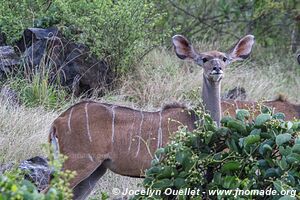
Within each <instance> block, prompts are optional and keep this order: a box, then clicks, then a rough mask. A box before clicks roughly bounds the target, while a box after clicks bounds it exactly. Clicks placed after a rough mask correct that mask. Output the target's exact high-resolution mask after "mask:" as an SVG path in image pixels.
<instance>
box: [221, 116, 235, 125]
mask: <svg viewBox="0 0 300 200" xmlns="http://www.w3.org/2000/svg"><path fill="white" fill-rule="evenodd" d="M232 120H234V119H233V118H232V117H231V116H228V115H226V116H224V117H223V118H222V119H221V124H224V125H226V124H227V123H228V122H230V121H232Z"/></svg>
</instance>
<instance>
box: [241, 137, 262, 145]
mask: <svg viewBox="0 0 300 200" xmlns="http://www.w3.org/2000/svg"><path fill="white" fill-rule="evenodd" d="M259 141H260V136H259V135H248V136H247V137H245V139H244V145H245V146H247V145H251V144H255V143H257V142H259Z"/></svg>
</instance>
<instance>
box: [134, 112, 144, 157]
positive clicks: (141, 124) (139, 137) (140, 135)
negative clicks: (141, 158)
mask: <svg viewBox="0 0 300 200" xmlns="http://www.w3.org/2000/svg"><path fill="white" fill-rule="evenodd" d="M140 113H141V116H142V119H141V123H140V130H139V133H138V134H139V135H138V139H139V143H138V149H137V152H136V155H135V157H137V156H138V154H139V152H140V148H141V137H142V127H143V121H144V113H143V111H141V112H140Z"/></svg>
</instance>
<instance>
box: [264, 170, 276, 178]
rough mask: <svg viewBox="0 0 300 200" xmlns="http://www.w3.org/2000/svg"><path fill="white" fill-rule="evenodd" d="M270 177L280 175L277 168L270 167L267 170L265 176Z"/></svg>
mask: <svg viewBox="0 0 300 200" xmlns="http://www.w3.org/2000/svg"><path fill="white" fill-rule="evenodd" d="M270 177H278V172H277V171H276V169H275V168H269V169H267V170H266V174H265V178H270Z"/></svg>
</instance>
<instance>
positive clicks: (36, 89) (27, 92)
mask: <svg viewBox="0 0 300 200" xmlns="http://www.w3.org/2000/svg"><path fill="white" fill-rule="evenodd" d="M4 84H5V85H8V86H10V87H11V88H13V89H14V90H15V91H17V92H18V94H19V98H20V101H21V103H22V104H24V105H25V106H28V107H37V106H43V107H44V108H46V109H57V108H61V107H63V105H65V104H66V102H67V99H68V94H67V91H66V90H65V89H64V88H63V87H61V86H57V85H56V86H55V85H53V84H51V83H50V80H49V77H48V75H47V73H46V74H44V75H42V73H39V72H37V73H35V74H32V75H31V77H24V76H23V75H20V74H19V75H17V76H13V77H9V79H8V80H6V82H5V83H4Z"/></svg>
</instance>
